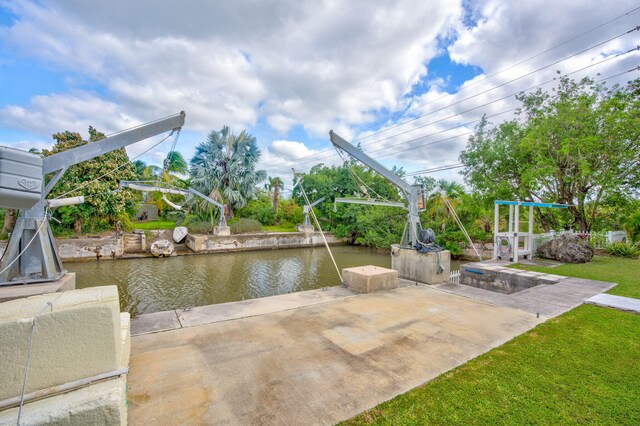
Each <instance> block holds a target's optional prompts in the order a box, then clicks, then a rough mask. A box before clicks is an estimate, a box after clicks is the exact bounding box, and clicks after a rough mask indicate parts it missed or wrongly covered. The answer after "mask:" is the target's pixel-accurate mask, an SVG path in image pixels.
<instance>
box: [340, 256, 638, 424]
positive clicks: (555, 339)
mask: <svg viewBox="0 0 640 426" xmlns="http://www.w3.org/2000/svg"><path fill="white" fill-rule="evenodd" d="M526 269H530V270H536V271H544V272H551V273H556V274H562V275H570V276H576V277H582V278H589V279H595V280H602V281H613V282H617V283H618V287H616V288H614V289H613V290H612V291H610V293H613V294H618V295H623V296H630V297H640V278H638V277H640V261H638V260H629V259H621V258H607V257H596V258H594V261H593V262H592V263H590V264H587V265H563V266H560V267H557V268H537V267H536V268H532V267H526ZM639 335H640V315H634V314H630V313H625V312H619V311H615V310H611V309H605V308H600V307H595V306H588V305H583V306H580V307H578V308H576V309H574V310H572V311H570V312H567V313H565V314H564V315H561V316H560V317H558V318H555V319H552V320H549V321H547V322H545V323H543V324H541V325H539V326H537V327H536V328H534V329H533V330H531V331H529V332H527V333H525V334H523V335H521V336H519V337H517V338H515V339H513V340H512V341H510V342H508V343H506V344H504V345H502V346H500V347H498V348H495V349H493V350H492V351H490V352H488V353H486V354H484V355H481V356H480V357H478V358H475V359H473V360H471V361H469V362H468V363H466V364H464V365H462V366H460V367H458V368H456V369H454V370H452V371H450V372H448V373H445V374H443V375H442V376H440V377H438V378H437V379H435V380H433V381H432V382H430V383H428V384H426V385H424V386H422V387H419V388H416V389H413V390H411V391H409V392H407V393H405V394H403V395H400V396H398V397H396V398H394V399H392V400H391V401H388V402H386V403H383V404H381V405H379V406H377V407H375V408H374V409H372V410H369V411H367V412H365V413H362V414H361V415H359V416H357V417H355V418H353V419H351V420H349V421H347V422H345V424H348V425H361V424H394V425H396V424H399V425H422V424H483V425H484V424H487V425H489V424H628V425H636V424H640V386H638V383H640V368H638V360H639V359H640V339H639V338H638V336H639Z"/></svg>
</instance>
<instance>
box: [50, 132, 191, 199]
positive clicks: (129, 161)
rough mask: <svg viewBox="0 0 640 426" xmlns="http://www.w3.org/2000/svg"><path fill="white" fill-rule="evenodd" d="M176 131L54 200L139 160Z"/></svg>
mask: <svg viewBox="0 0 640 426" xmlns="http://www.w3.org/2000/svg"><path fill="white" fill-rule="evenodd" d="M174 133H175V131H174V130H172V131H171V133H169V134H168V135H167V136H165V137H164V138H162V139H161V140H160V141H159V142H157V143H156V144H154V145H152V146H151V147H150V148H149V149H146V150H144V151H143V152H141V153H140V154H138V155H136V156H135V157H133V158H130V159H129V160H127V161H126V162H125V163H122V164H120V165H119V166H117V167H115V168H114V169H112V170H110V171H108V172H106V173H104V174H102V175H100V176H98V177H97V178H95V179H92V180H90V181H87V182H85V183H83V184H82V185H80V186H77V187H76V188H74V189H71V190H69V191H67V192H65V193H64V194H60V195H58V196H57V197H55V198H53V199H54V200H56V199H58V198H62V197H64V196H65V195H67V194H71V193H72V192H75V191H79V190H80V189H82V188H85V187H86V186H88V185H90V184H92V183H93V182H97V181H98V180H100V179H102V178H103V177H105V176H108V175H110V174H112V173H113V172H115V171H117V170H120V169H121V168H123V167H124V166H126V165H127V164H131V161H133V160H137V159H138V158H140V157H142V156H143V155H144V154H146V153H147V152H149V151H151V150H152V149H154V148H156V147H157V146H158V145H160V144H161V143H162V142H164V141H166V140H167V139H169V138H170V137H171V135H173V134H174ZM179 134H180V130H178V132H177V134H176V139H177V136H178V135H179Z"/></svg>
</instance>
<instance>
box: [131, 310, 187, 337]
mask: <svg viewBox="0 0 640 426" xmlns="http://www.w3.org/2000/svg"><path fill="white" fill-rule="evenodd" d="M180 327H181V325H180V320H179V319H178V314H177V313H176V311H164V312H154V313H152V314H143V315H139V316H137V317H135V318H131V335H132V336H135V335H137V334H144V333H157V332H158V331H166V330H173V329H175V328H180Z"/></svg>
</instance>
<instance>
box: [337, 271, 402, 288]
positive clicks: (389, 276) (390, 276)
mask: <svg viewBox="0 0 640 426" xmlns="http://www.w3.org/2000/svg"><path fill="white" fill-rule="evenodd" d="M342 279H343V280H344V283H345V285H346V286H347V287H348V288H349V289H350V290H353V291H357V292H359V293H372V292H374V291H378V290H391V289H394V288H398V271H396V270H394V269H388V268H381V267H379V266H374V265H367V266H357V267H354V268H345V269H343V270H342Z"/></svg>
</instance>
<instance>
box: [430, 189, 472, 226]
mask: <svg viewBox="0 0 640 426" xmlns="http://www.w3.org/2000/svg"><path fill="white" fill-rule="evenodd" d="M463 194H464V186H462V185H461V184H459V183H458V182H454V181H447V180H446V179H440V180H439V181H438V182H437V183H436V188H435V190H434V191H433V192H432V193H431V195H430V196H429V200H428V201H427V205H428V206H429V208H428V210H427V214H428V215H429V217H430V218H431V220H432V221H433V222H434V223H438V226H439V227H440V230H441V231H444V230H445V229H446V227H447V223H448V222H450V221H451V217H452V214H451V211H450V209H449V206H448V205H447V202H446V200H448V201H449V204H450V205H451V207H452V208H453V209H455V208H456V207H457V206H458V205H460V203H461V202H462V201H461V199H460V197H461V196H462V195H463ZM445 199H446V200H445Z"/></svg>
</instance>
